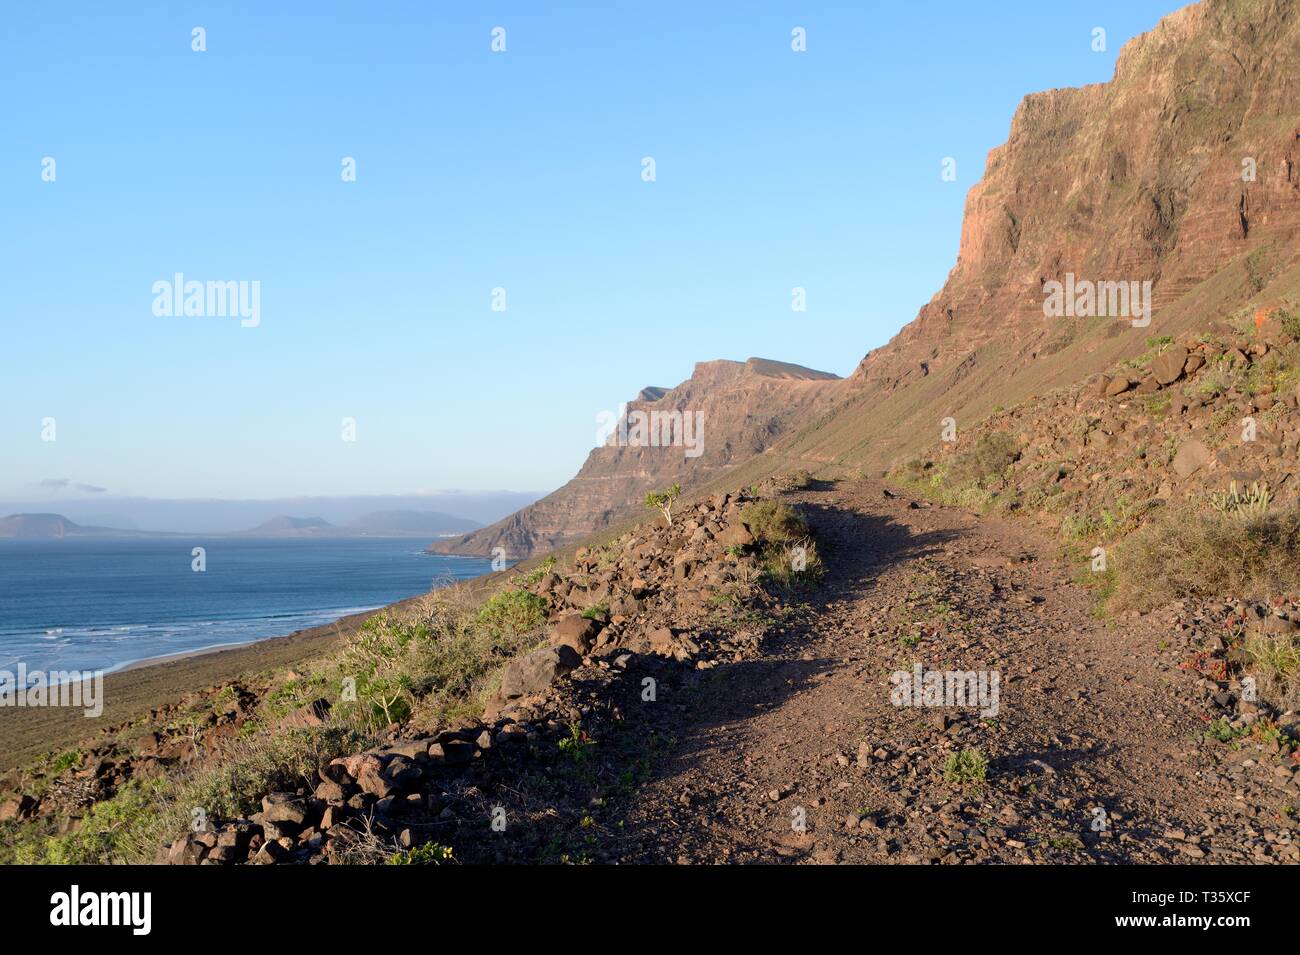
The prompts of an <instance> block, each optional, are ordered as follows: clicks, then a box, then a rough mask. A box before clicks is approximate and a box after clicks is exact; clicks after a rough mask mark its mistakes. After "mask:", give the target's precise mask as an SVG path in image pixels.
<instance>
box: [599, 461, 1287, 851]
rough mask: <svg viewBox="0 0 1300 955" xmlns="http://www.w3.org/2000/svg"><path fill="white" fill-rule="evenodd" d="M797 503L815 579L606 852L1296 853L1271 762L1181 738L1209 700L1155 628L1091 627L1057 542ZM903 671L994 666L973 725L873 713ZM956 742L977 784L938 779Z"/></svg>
mask: <svg viewBox="0 0 1300 955" xmlns="http://www.w3.org/2000/svg"><path fill="white" fill-rule="evenodd" d="M798 499H799V500H801V501H803V502H804V503H805V506H806V508H807V511H808V513H809V514H810V517H811V520H812V523H813V525H814V529H815V531H816V533H817V535H818V539H819V542H820V546H821V547H822V548H823V552H824V556H825V560H826V564H827V568H828V572H827V575H826V577H825V578H824V580H823V584H822V586H821V588H820V589H819V591H818V592H817V593H816V594H814V596H813V598H812V602H811V605H810V607H809V608H808V610H807V612H806V614H804V615H803V616H804V619H803V621H802V622H801V623H800V624H798V625H796V626H793V627H787V628H786V630H785V632H784V633H782V634H778V635H776V636H775V637H773V638H772V640H771V642H770V644H769V646H768V647H767V652H766V653H765V654H764V657H763V659H762V660H761V661H755V662H753V663H750V664H746V665H739V666H735V667H728V668H721V669H719V670H718V671H717V679H716V680H715V682H713V683H712V685H711V686H710V688H709V689H708V690H707V691H706V692H705V693H704V694H703V695H702V696H701V698H700V701H699V705H698V706H697V707H696V711H695V713H694V715H693V718H692V720H691V721H690V723H689V724H688V725H685V726H683V728H682V732H681V734H680V736H679V739H680V740H681V744H680V745H679V746H678V747H677V748H676V749H675V751H674V753H673V754H672V755H671V756H670V757H669V758H668V759H667V761H666V762H665V763H664V765H663V766H662V767H661V769H660V772H659V773H658V774H657V775H656V777H655V778H654V779H653V780H652V781H651V782H650V783H649V784H648V785H647V786H645V787H644V788H643V789H641V790H640V791H639V792H638V793H637V794H636V795H635V796H634V797H633V799H632V800H631V801H630V803H629V804H628V805H627V807H626V809H625V811H623V812H622V813H621V815H622V819H621V824H620V825H619V826H616V827H611V828H609V829H607V830H606V831H607V832H615V833H617V836H616V837H615V845H612V846H611V845H607V846H606V849H607V851H609V853H610V855H611V856H613V857H615V858H621V859H623V860H625V861H664V862H672V861H680V862H764V861H766V862H781V861H787V862H791V861H813V862H836V861H839V862H912V863H916V862H927V861H938V862H945V863H953V862H986V861H1002V862H1022V861H1057V862H1088V861H1097V862H1193V861H1196V860H1201V859H1203V860H1205V861H1207V862H1216V863H1218V862H1252V861H1253V862H1270V861H1288V862H1295V861H1300V844H1297V843H1296V842H1295V841H1293V840H1294V836H1295V822H1294V815H1289V814H1287V813H1286V812H1285V811H1284V807H1287V806H1295V805H1297V804H1298V803H1300V799H1298V798H1297V788H1296V786H1297V781H1296V776H1295V774H1294V773H1295V770H1294V767H1290V768H1284V767H1282V765H1281V762H1280V760H1279V759H1278V758H1277V757H1276V756H1272V757H1270V756H1269V754H1267V753H1266V752H1262V751H1261V748H1260V747H1259V746H1257V745H1255V744H1253V743H1250V742H1246V743H1244V744H1243V745H1241V746H1240V747H1239V748H1234V747H1232V746H1229V745H1225V744H1223V743H1217V742H1207V741H1204V740H1203V739H1202V734H1203V733H1204V729H1205V726H1206V721H1207V719H1208V711H1207V708H1206V707H1205V706H1204V705H1202V704H1201V701H1200V700H1199V699H1198V694H1199V691H1198V690H1197V688H1196V683H1195V679H1194V678H1192V677H1191V676H1189V675H1188V674H1187V673H1185V672H1184V671H1182V670H1180V669H1179V668H1178V664H1179V662H1180V661H1181V658H1182V656H1183V655H1184V654H1183V648H1181V647H1179V646H1177V643H1178V641H1177V640H1176V639H1173V638H1172V637H1171V629H1172V628H1171V627H1170V626H1169V625H1168V618H1167V617H1166V618H1162V617H1161V616H1160V615H1157V614H1153V615H1150V616H1147V617H1143V618H1137V619H1130V620H1125V621H1123V622H1120V623H1118V624H1116V623H1114V622H1112V623H1111V624H1110V625H1109V626H1108V625H1107V624H1106V623H1105V622H1103V621H1101V620H1099V619H1097V618H1096V617H1095V616H1094V615H1093V613H1092V604H1091V598H1090V596H1089V593H1088V591H1087V590H1085V589H1084V588H1082V587H1080V586H1078V585H1077V584H1075V583H1072V582H1071V579H1070V577H1071V571H1070V568H1068V567H1067V566H1065V565H1064V564H1063V563H1062V562H1061V559H1060V557H1059V555H1058V548H1057V547H1056V546H1055V545H1054V544H1053V543H1051V542H1046V541H1041V540H1036V539H1034V538H1033V537H1032V536H1031V533H1030V532H1029V531H1027V530H1026V529H1024V528H1020V527H1017V526H1012V525H1009V524H1006V523H1002V522H998V521H996V520H990V519H983V520H981V519H977V518H976V517H974V516H973V515H971V514H970V513H968V512H965V511H961V510H956V509H951V508H942V507H926V506H920V507H914V506H910V505H911V502H910V501H909V499H908V498H907V497H905V496H898V497H893V498H891V497H888V496H887V495H886V492H885V491H884V488H883V486H881V485H879V484H875V483H871V482H867V483H863V484H858V485H844V484H841V485H839V486H838V487H837V488H835V489H833V490H825V491H814V492H807V493H804V494H801V495H798ZM913 621H915V623H913ZM912 634H917V635H919V642H913V637H912ZM900 637H905V639H900ZM917 662H920V663H921V664H923V666H924V667H925V668H926V669H927V670H929V669H935V670H961V671H981V670H983V671H998V673H999V674H1000V680H1001V683H1000V701H999V708H998V713H997V716H996V718H992V719H982V718H981V717H980V715H979V713H978V712H977V711H974V710H971V709H955V708H953V707H942V708H924V707H899V706H895V705H893V704H891V701H890V691H891V688H892V687H891V683H890V674H891V673H892V672H894V671H899V670H906V671H910V670H911V669H912V668H913V665H914V664H915V663H917ZM975 747H978V748H979V749H980V750H982V751H983V752H984V753H986V754H987V756H988V759H989V766H988V772H987V781H986V782H985V783H984V784H983V785H979V784H967V785H965V786H962V785H958V784H956V783H953V782H949V781H945V779H944V773H943V767H944V764H945V762H946V760H947V759H948V758H949V756H950V755H951V754H952V753H953V752H955V751H957V750H961V749H964V748H975ZM800 820H802V821H803V831H800V829H799V822H800Z"/></svg>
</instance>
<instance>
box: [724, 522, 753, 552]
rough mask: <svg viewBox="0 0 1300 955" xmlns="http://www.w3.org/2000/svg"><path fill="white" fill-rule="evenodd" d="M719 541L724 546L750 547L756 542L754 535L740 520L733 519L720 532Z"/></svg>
mask: <svg viewBox="0 0 1300 955" xmlns="http://www.w3.org/2000/svg"><path fill="white" fill-rule="evenodd" d="M718 543H719V544H721V545H722V546H723V547H748V546H749V545H750V544H752V543H754V535H753V534H751V533H750V532H749V528H748V527H746V526H745V525H744V524H742V523H741V522H740V521H732V522H731V523H730V524H728V525H727V526H726V527H724V528H723V529H722V531H721V533H719V534H718Z"/></svg>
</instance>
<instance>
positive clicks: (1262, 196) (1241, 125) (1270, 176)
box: [776, 0, 1300, 467]
mask: <svg viewBox="0 0 1300 955" xmlns="http://www.w3.org/2000/svg"><path fill="white" fill-rule="evenodd" d="M1243 173H1247V175H1243ZM1250 173H1253V175H1251V174H1250ZM1298 250H1300V5H1297V4H1296V3H1295V2H1294V0H1205V2H1202V3H1200V4H1196V5H1193V6H1190V7H1186V8H1184V9H1182V10H1179V11H1178V12H1176V13H1174V14H1172V15H1170V16H1169V17H1166V18H1165V19H1164V20H1162V21H1161V22H1160V24H1159V25H1158V26H1157V27H1156V28H1155V29H1153V30H1152V31H1151V32H1150V33H1147V34H1144V35H1142V36H1139V37H1136V38H1135V39H1133V40H1132V41H1131V42H1129V43H1128V44H1127V45H1126V46H1125V47H1124V49H1123V50H1122V51H1121V54H1120V56H1119V58H1118V62H1117V65H1116V70H1115V76H1114V78H1113V79H1112V80H1111V81H1110V82H1108V83H1102V84H1096V85H1092V86H1086V87H1082V88H1078V89H1060V90H1052V91H1048V92H1044V93H1035V94H1032V95H1030V96H1027V97H1026V98H1025V99H1024V101H1023V102H1022V103H1021V104H1020V107H1019V108H1018V109H1017V111H1016V114H1015V117H1014V119H1013V120H1012V123H1011V132H1010V135H1009V137H1008V139H1007V142H1006V143H1005V144H1004V145H1002V146H999V147H998V148H996V149H994V150H993V151H992V152H990V154H989V157H988V162H987V166H986V170H985V175H984V178H983V179H982V180H981V181H980V182H979V183H978V184H977V185H976V186H974V187H973V188H972V189H971V191H970V193H969V195H968V197H967V201H966V207H965V217H964V221H963V224H962V232H961V245H960V252H959V255H958V260H957V264H956V266H955V267H954V268H953V270H952V272H951V273H950V274H949V277H948V280H947V282H946V283H945V285H944V287H943V289H942V290H941V291H940V292H939V293H938V294H937V295H935V297H934V298H933V299H932V300H931V301H930V302H929V303H928V304H927V305H925V306H924V307H923V308H922V309H921V311H920V313H919V314H918V315H917V316H916V318H915V320H914V321H912V322H911V323H910V324H908V325H907V326H905V327H904V328H903V329H902V330H901V331H900V332H899V334H898V335H897V336H895V338H894V339H893V340H892V341H891V342H890V343H889V344H888V345H886V346H885V347H883V348H880V349H877V350H875V351H873V352H871V353H870V354H868V355H867V356H866V358H864V359H863V361H862V362H861V364H860V365H859V366H858V368H857V370H856V371H855V372H854V374H853V375H852V376H851V377H850V379H849V389H848V390H849V391H851V392H852V393H853V395H852V397H850V398H849V399H847V400H846V401H845V402H844V404H842V405H841V406H840V407H838V408H837V409H836V410H835V412H834V413H832V414H831V415H829V416H828V417H827V418H826V419H825V420H822V421H818V422H816V423H814V424H812V425H810V426H809V427H807V428H805V429H801V433H799V434H797V435H794V436H792V437H791V439H790V440H788V441H786V442H783V443H782V445H780V446H779V447H778V448H777V449H776V454H777V455H783V456H787V457H791V458H802V459H804V460H810V461H837V462H841V463H848V464H855V465H866V464H869V465H871V466H873V467H874V466H877V465H884V464H887V463H888V462H889V461H890V460H891V459H892V458H894V457H896V456H897V455H899V454H901V453H903V452H909V451H912V450H915V449H916V448H917V447H918V446H919V445H920V444H922V443H927V442H933V441H935V440H937V438H938V433H939V428H940V425H939V419H940V418H942V417H945V416H948V415H953V416H954V417H956V418H957V421H958V426H959V427H960V426H961V425H962V423H963V422H968V423H973V421H974V420H977V419H978V418H979V417H982V416H984V415H986V414H988V413H989V411H991V410H992V409H993V408H994V407H996V406H997V405H1010V404H1012V403H1013V402H1015V401H1019V400H1024V399H1025V398H1027V397H1030V396H1032V395H1034V394H1038V393H1041V392H1042V391H1045V390H1049V389H1051V388H1055V387H1058V386H1061V385H1067V384H1070V383H1071V382H1073V381H1076V380H1078V379H1080V378H1083V377H1086V376H1087V375H1088V374H1091V373H1094V372H1097V371H1100V370H1102V369H1104V368H1107V367H1110V366H1111V365H1112V364H1114V362H1116V361H1117V360H1120V359H1123V358H1126V357H1132V356H1134V355H1136V354H1139V353H1141V352H1142V351H1143V350H1144V349H1145V348H1146V347H1147V346H1146V341H1147V339H1148V338H1149V337H1151V336H1156V335H1164V334H1179V333H1182V332H1185V331H1189V330H1192V329H1195V328H1206V327H1211V326H1213V325H1214V323H1215V322H1217V321H1220V320H1222V319H1223V318H1224V317H1226V316H1227V315H1228V314H1231V313H1232V312H1234V311H1235V310H1237V309H1244V308H1247V307H1254V306H1267V305H1271V304H1276V302H1274V301H1272V299H1274V298H1277V297H1278V295H1279V294H1280V292H1279V289H1278V287H1277V286H1273V287H1270V285H1271V284H1272V283H1273V280H1274V279H1275V278H1276V277H1277V276H1279V275H1280V274H1282V273H1283V272H1284V271H1285V270H1286V268H1287V267H1288V266H1289V265H1290V264H1292V263H1294V262H1295V261H1296V259H1297V251H1298ZM1067 274H1073V275H1074V276H1075V277H1077V278H1078V279H1087V280H1089V281H1092V282H1104V281H1123V282H1139V283H1141V282H1144V281H1150V282H1151V283H1152V305H1153V316H1152V321H1151V323H1150V325H1149V326H1146V327H1134V326H1133V324H1132V323H1131V322H1130V321H1128V320H1117V319H1115V318H1103V317H1091V318H1076V317H1055V318H1048V317H1045V315H1044V311H1043V303H1044V298H1045V286H1046V283H1049V282H1062V283H1064V282H1066V281H1067ZM1047 287H1048V288H1050V286H1047Z"/></svg>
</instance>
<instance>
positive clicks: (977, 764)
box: [943, 747, 989, 786]
mask: <svg viewBox="0 0 1300 955" xmlns="http://www.w3.org/2000/svg"><path fill="white" fill-rule="evenodd" d="M988 774H989V758H988V757H987V756H985V755H984V751H983V750H981V749H979V748H978V747H973V748H969V749H963V750H961V752H958V753H953V754H952V755H951V756H949V757H948V761H947V762H946V763H944V764H943V778H944V780H945V781H946V782H950V783H956V784H957V785H959V786H967V785H974V786H980V785H983V783H984V781H985V780H986V779H987V778H988Z"/></svg>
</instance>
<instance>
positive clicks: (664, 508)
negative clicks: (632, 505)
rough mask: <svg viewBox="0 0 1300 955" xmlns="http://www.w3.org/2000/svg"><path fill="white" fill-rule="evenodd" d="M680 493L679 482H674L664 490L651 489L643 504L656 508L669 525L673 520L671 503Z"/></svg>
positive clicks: (673, 502) (674, 501) (672, 503)
mask: <svg viewBox="0 0 1300 955" xmlns="http://www.w3.org/2000/svg"><path fill="white" fill-rule="evenodd" d="M681 494H682V486H681V485H680V484H674V485H673V486H672V487H670V488H669V489H668V490H666V491H651V492H650V493H649V494H647V495H646V496H645V506H646V507H652V508H655V509H657V510H658V511H659V513H660V514H662V515H663V516H664V520H665V521H666V522H668V524H670V525H671V524H672V522H673V505H674V504H675V503H676V501H677V498H679V497H681Z"/></svg>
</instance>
